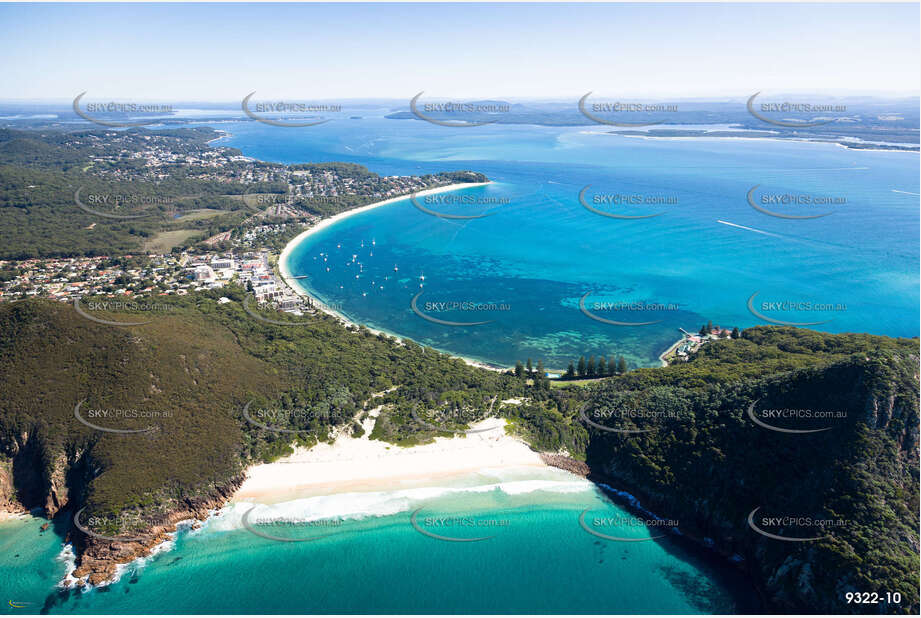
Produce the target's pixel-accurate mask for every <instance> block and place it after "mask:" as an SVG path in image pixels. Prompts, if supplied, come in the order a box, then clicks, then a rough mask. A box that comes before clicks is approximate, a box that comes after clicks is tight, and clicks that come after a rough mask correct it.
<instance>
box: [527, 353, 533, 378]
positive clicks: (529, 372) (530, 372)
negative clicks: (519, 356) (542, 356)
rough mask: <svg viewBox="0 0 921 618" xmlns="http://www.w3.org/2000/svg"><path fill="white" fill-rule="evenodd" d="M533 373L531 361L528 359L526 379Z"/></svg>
mask: <svg viewBox="0 0 921 618" xmlns="http://www.w3.org/2000/svg"><path fill="white" fill-rule="evenodd" d="M533 373H534V368H533V367H532V366H531V359H530V358H529V359H528V377H529V378H530V377H531V374H533Z"/></svg>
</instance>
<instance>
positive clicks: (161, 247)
mask: <svg viewBox="0 0 921 618" xmlns="http://www.w3.org/2000/svg"><path fill="white" fill-rule="evenodd" d="M196 235H199V236H200V235H202V231H201V230H173V231H172V232H158V233H157V234H156V236H153V237H152V238H150V239H148V240H146V241H145V242H144V251H148V252H151V253H169V252H170V251H171V250H172V249H173V247H176V246H179V245H181V244H183V243H184V242H185V241H187V240H188V239H190V238H192V237H193V236H196Z"/></svg>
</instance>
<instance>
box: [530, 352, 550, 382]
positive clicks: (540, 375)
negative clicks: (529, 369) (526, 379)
mask: <svg viewBox="0 0 921 618" xmlns="http://www.w3.org/2000/svg"><path fill="white" fill-rule="evenodd" d="M534 383H535V384H537V386H538V388H545V387H547V386H549V383H550V379H549V378H547V372H546V371H545V370H544V361H542V360H540V359H537V375H536V376H535V377H534Z"/></svg>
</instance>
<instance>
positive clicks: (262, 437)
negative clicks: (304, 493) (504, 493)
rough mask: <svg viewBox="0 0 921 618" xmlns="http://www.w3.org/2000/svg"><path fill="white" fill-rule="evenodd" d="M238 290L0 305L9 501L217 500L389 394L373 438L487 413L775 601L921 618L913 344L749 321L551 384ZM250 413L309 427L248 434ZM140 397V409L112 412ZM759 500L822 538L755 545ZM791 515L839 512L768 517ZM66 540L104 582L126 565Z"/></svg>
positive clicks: (94, 509) (178, 508)
mask: <svg viewBox="0 0 921 618" xmlns="http://www.w3.org/2000/svg"><path fill="white" fill-rule="evenodd" d="M244 294H245V292H244V291H243V290H241V289H234V288H230V289H225V290H221V291H220V292H208V293H199V294H195V295H190V296H188V297H169V301H168V303H169V304H167V305H164V306H162V307H160V308H159V310H157V311H141V312H135V313H118V314H116V313H110V312H106V311H99V310H98V309H97V310H91V307H92V305H91V302H92V300H93V299H89V298H85V299H83V301H82V303H83V312H84V313H87V314H92V317H94V318H97V319H100V320H107V321H118V322H131V321H145V322H148V323H146V324H143V325H139V326H130V327H129V326H111V325H107V324H103V323H99V322H97V321H93V320H90V319H87V318H85V317H83V316H82V315H81V314H80V313H78V312H77V311H76V309H75V307H74V306H73V305H67V304H63V303H57V302H51V301H41V300H35V301H21V302H15V303H7V304H3V305H0V367H3V368H5V369H4V370H3V371H0V394H2V398H0V506H14V505H16V504H21V505H23V506H25V507H41V508H44V510H45V512H46V514H48V515H49V516H51V515H55V514H59V517H58V518H57V520H56V521H57V522H58V524H59V525H62V526H65V527H66V526H67V522H69V518H70V517H71V516H72V514H73V512H74V511H76V510H77V509H79V508H83V507H86V508H87V514H95V515H97V516H100V517H102V516H107V515H108V516H110V517H115V516H123V515H124V514H125V513H126V512H131V513H134V514H135V515H137V517H136V518H135V519H134V520H132V521H140V522H147V523H148V526H150V525H153V523H156V522H163V521H169V519H170V517H171V515H175V514H176V513H177V512H187V511H189V510H190V509H191V510H192V512H195V511H194V508H193V507H194V505H201V504H214V503H220V501H221V500H222V499H223V497H224V496H226V495H227V494H228V493H229V492H230V491H232V489H233V487H234V486H235V483H237V482H238V480H239V478H240V473H241V472H242V470H243V468H244V466H245V465H247V464H248V463H250V462H253V461H261V460H269V459H272V458H275V457H277V456H279V455H282V454H284V453H287V452H290V448H291V444H292V443H293V442H295V441H296V442H300V443H302V444H311V443H313V442H315V441H316V440H326V439H329V437H330V434H331V431H332V430H333V429H334V428H337V430H339V431H361V430H360V428H357V424H356V423H355V421H356V420H360V419H362V418H363V417H364V415H365V414H366V410H368V409H370V408H372V407H378V406H383V408H382V411H381V414H380V416H379V418H378V421H377V423H376V425H375V427H374V430H373V433H372V436H371V437H372V438H375V439H382V440H387V441H389V442H392V443H395V444H401V445H408V444H414V443H418V442H424V441H428V440H431V439H432V438H433V437H434V436H436V435H452V434H451V433H450V432H449V431H438V430H435V429H433V425H438V426H441V427H445V428H447V429H448V430H453V429H461V428H464V427H466V426H467V425H468V424H469V423H470V422H472V421H475V420H479V419H481V418H483V417H484V416H485V415H487V414H488V413H489V411H490V410H492V411H493V413H498V414H501V415H502V416H504V417H506V418H508V419H509V420H510V422H511V425H512V430H513V431H515V432H516V433H518V434H519V435H521V436H522V437H523V438H525V439H526V440H527V441H528V442H529V443H530V444H531V445H532V446H533V447H534V448H535V449H537V450H541V451H550V452H560V451H566V452H568V453H570V454H571V455H572V456H574V457H575V458H584V459H585V460H586V461H587V463H588V464H589V465H590V467H591V469H592V473H593V475H594V476H593V478H598V479H599V480H605V481H606V482H608V483H609V484H611V485H612V486H614V487H617V488H619V489H622V490H626V491H629V492H631V493H633V494H635V495H637V496H639V497H640V498H641V499H642V501H643V504H644V506H646V507H648V508H650V509H652V510H653V511H654V512H656V513H659V514H660V515H662V516H663V517H668V518H670V519H675V520H678V521H679V522H680V525H679V528H680V529H681V531H682V533H683V534H685V535H686V536H687V537H690V538H699V539H701V540H702V541H703V542H704V543H712V544H713V546H714V547H715V548H716V549H718V550H719V551H721V552H723V553H724V554H725V555H727V556H732V555H734V554H735V555H737V557H736V558H735V560H736V561H737V562H738V563H739V565H740V566H741V567H742V568H744V569H745V570H747V571H748V572H749V573H751V574H752V577H753V579H754V580H755V582H756V583H757V584H758V585H759V587H760V588H761V589H762V590H763V591H764V593H765V597H766V599H767V600H768V603H769V604H770V606H772V607H775V608H785V609H795V610H797V611H809V612H815V611H825V612H831V613H838V612H845V613H848V612H862V611H868V607H871V606H867V605H849V604H847V603H846V602H845V601H844V598H845V597H844V595H845V594H846V593H847V592H869V591H875V592H898V593H900V594H901V596H902V603H901V604H899V605H898V606H890V607H886V608H885V610H886V611H888V612H897V613H910V612H911V611H912V609H915V610H916V609H917V607H918V592H917V590H918V577H917V573H918V536H917V530H918V504H919V503H918V431H919V422H918V340H917V339H912V340H904V339H891V338H887V337H878V336H870V335H831V334H824V333H817V332H813V331H808V330H802V329H795V328H787V327H784V328H779V327H756V328H751V329H748V330H746V331H744V332H743V333H742V337H741V338H740V339H726V340H719V341H714V342H712V343H711V344H709V345H708V346H705V347H704V348H703V349H702V350H701V351H700V352H699V353H698V354H697V355H696V357H695V358H693V359H692V360H691V361H690V362H687V363H682V364H676V365H673V366H669V367H665V368H656V369H641V370H636V371H631V372H628V373H627V374H626V375H623V376H616V377H612V378H605V379H602V380H598V381H597V382H595V383H594V384H593V385H592V386H589V387H583V386H577V385H570V386H565V387H563V388H556V385H554V386H553V387H551V385H550V384H549V383H548V382H547V380H545V379H540V378H539V377H538V376H536V375H532V376H527V375H524V376H521V377H516V376H515V375H513V374H506V373H498V372H494V371H489V370H485V369H478V368H474V367H470V366H468V365H466V364H464V363H463V362H462V361H460V360H458V359H453V358H450V357H448V356H446V355H443V354H440V353H438V352H436V351H434V350H431V349H426V348H423V347H420V346H418V345H416V344H414V343H412V342H410V341H405V342H402V343H399V342H396V341H395V340H393V339H392V338H390V337H387V336H383V335H375V334H373V333H371V332H369V331H367V330H366V329H362V328H352V329H349V328H345V327H344V326H342V325H341V324H339V323H338V322H337V321H335V320H334V319H333V318H329V317H326V316H323V315H320V314H318V315H314V316H305V319H303V320H300V321H303V322H306V323H304V324H291V323H288V324H277V323H275V322H283V323H284V322H288V321H299V320H298V319H297V318H296V316H291V315H288V314H280V313H265V314H260V313H255V316H256V317H254V315H253V314H250V313H247V311H246V309H245V308H244V306H243V300H244ZM221 295H226V296H228V297H229V298H230V300H231V302H229V303H223V304H222V303H219V302H218V299H219V297H220V296H221ZM164 302H165V301H164ZM250 310H251V311H253V309H252V308H251V309H250ZM261 318H264V319H261ZM270 320H271V321H270ZM503 401H505V402H506V403H505V404H503V403H502V402H503ZM248 402H251V409H252V410H255V409H265V410H276V411H278V412H279V414H277V415H276V416H274V417H272V419H271V421H270V422H269V421H266V420H265V418H262V420H263V422H264V423H266V422H267V423H268V424H270V425H272V426H273V427H275V428H276V429H278V428H283V429H287V430H296V431H297V433H290V432H287V433H286V432H278V431H275V430H272V429H267V428H266V427H264V426H260V425H256V424H254V423H252V422H251V421H250V420H248V419H247V418H246V417H245V416H244V414H243V408H244V407H245V406H246V404H247V403H248ZM77 404H81V407H80V408H76V406H77ZM75 408H76V410H75ZM81 410H82V414H81V413H80V411H81ZM126 410H127V411H139V412H140V414H137V415H123V414H122V415H111V414H110V415H104V414H99V412H100V411H102V412H110V413H111V412H118V411H126ZM772 410H786V411H791V410H792V411H803V410H809V411H812V412H813V415H812V416H811V417H810V416H796V415H793V416H790V415H780V416H772V415H771V414H770V412H771V411H772ZM293 411H297V412H298V413H297V414H289V413H290V412H293ZM94 413H95V414H94ZM91 414H93V415H92V416H91ZM414 415H416V416H417V417H418V418H420V419H422V420H423V421H424V422H423V423H420V422H419V421H418V420H417V419H416V418H414ZM77 416H80V417H81V418H82V419H83V421H88V422H89V423H91V424H93V425H96V426H97V428H93V427H91V426H90V425H88V424H86V423H84V422H81V420H80V419H78V418H77ZM260 418H261V417H260ZM587 421H591V423H589V422H587ZM756 421H758V422H756ZM598 425H601V426H603V427H607V428H608V429H604V428H599V427H598ZM765 425H769V426H773V427H774V429H771V428H769V427H766V426H765ZM98 427H103V429H99V428H98ZM777 428H780V429H787V430H797V431H812V433H787V432H784V431H776V429H777ZM112 429H118V430H121V431H134V433H112V432H111V431H110V430H112ZM610 429H616V430H624V429H627V430H633V431H631V432H630V433H622V432H621V431H610ZM815 430H818V431H815ZM754 509H760V510H759V511H758V512H757V516H756V518H755V519H753V521H754V523H755V524H756V527H759V529H761V530H762V531H764V532H766V533H768V534H772V535H775V536H782V537H790V538H795V537H821V538H818V539H817V540H812V541H804V542H798V541H783V540H777V539H775V538H771V537H769V536H765V535H762V534H761V533H759V532H757V531H756V530H755V529H754V528H753V527H752V526H750V525H749V522H748V518H749V517H750V516H752V512H753V510H754ZM782 517H789V518H797V521H798V522H799V521H801V518H810V521H811V522H815V521H818V520H822V521H824V522H832V523H830V524H827V525H826V524H823V525H814V524H811V525H807V526H795V525H794V526H791V525H780V526H776V525H772V523H771V522H773V521H774V519H776V518H782ZM145 530H146V528H145V527H144V526H143V525H141V526H139V527H138V529H136V530H117V531H114V532H115V533H117V534H119V535H121V534H124V533H133V534H135V535H137V534H141V535H143V534H144V533H145ZM110 533H111V532H110ZM72 534H73V535H75V536H74V540H75V542H76V543H77V547H78V549H79V550H80V553H81V556H80V560H81V562H82V563H83V564H85V565H91V567H90V566H88V567H87V569H88V571H85V573H86V574H87V575H89V576H90V577H93V576H96V577H97V578H98V580H100V581H101V580H102V579H104V578H105V575H106V573H107V571H106V569H111V568H114V563H113V562H112V561H111V560H109V559H108V558H106V556H104V555H102V554H100V553H99V552H100V551H101V550H100V544H98V543H95V542H94V541H92V540H90V539H87V538H86V537H85V536H81V535H80V534H78V533H75V532H72ZM707 539H710V540H709V541H708V540H707ZM102 545H104V546H105V547H108V548H110V550H111V547H115V546H119V545H131V544H120V543H115V544H112V543H104V544H102ZM126 551H128V550H126ZM129 553H130V552H129ZM126 555H128V554H126ZM740 559H741V560H740ZM94 560H95V562H94ZM872 607H873V608H874V609H875V606H872Z"/></svg>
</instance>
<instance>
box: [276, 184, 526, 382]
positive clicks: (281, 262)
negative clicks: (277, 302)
mask: <svg viewBox="0 0 921 618" xmlns="http://www.w3.org/2000/svg"><path fill="white" fill-rule="evenodd" d="M491 183H492V181H491V180H490V181H487V182H463V183H456V184H453V185H446V186H444V187H435V188H434V189H426V190H425V191H419V192H418V193H416V194H415V195H416V196H418V197H421V196H424V195H432V194H435V193H445V192H447V191H456V190H458V189H467V188H469V187H482V186H484V185H488V184H491ZM409 197H410V196H409V195H401V196H399V197H392V198H390V199H386V200H383V201H381V202H375V203H373V204H368V205H367V206H362V207H361V208H355V209H352V210H347V211H345V212H341V213H339V214H338V215H335V216H332V217H330V218H328V219H323V220H322V221H320V222H319V223H317V224H316V225H315V226H313V227H311V228H310V229H308V230H304V231H303V232H301V233H300V234H298V235H297V236H295V237H294V238H293V239H292V240H291V241H290V242H288V244H286V245H285V248H284V249H283V250H282V252H281V254H280V255H279V256H278V273H279V274H280V275H281V278H282V279H284V281H285V283H286V284H287V285H288V287H289V288H291V290H293V291H294V293H295V294H297V295H298V296H301V297H303V298H305V299H307V300H309V301H311V302H312V303H313V306H314V307H315V308H317V309H319V310H320V311H322V312H323V313H326V314H328V315H331V316H333V317H334V318H336V319H338V320H339V321H340V322H342V323H343V324H345V325H346V326H359V325H358V324H356V323H355V322H353V321H351V320H350V319H348V318H347V317H346V316H344V315H342V314H341V313H339V312H338V311H336V310H334V309H332V308H330V307H328V306H327V305H326V303H324V302H323V301H321V300H320V299H319V298H315V297H314V296H312V295H311V294H309V293H307V292H306V291H305V290H304V289H303V288H302V287H301V286H299V285H297V283H296V280H295V279H292V278H291V277H292V275H291V271H289V270H288V264H287V261H288V255H289V254H290V253H291V251H292V249H294V247H296V246H297V245H298V244H300V242H301V241H302V240H304V239H305V238H307V237H308V236H311V235H313V234H316V233H317V232H319V231H320V230H324V229H326V228H327V227H329V226H330V225H332V224H334V223H336V222H338V221H341V220H343V219H346V218H348V217H351V216H353V215H357V214H358V213H360V212H365V211H367V210H371V209H373V208H377V207H379V206H384V205H386V204H391V203H393V202H398V201H400V200H405V199H408V198H409ZM365 328H367V329H368V330H369V331H371V332H372V333H374V334H375V335H380V334H385V335H389V336H391V337H395V338H396V339H397V340H398V341H402V339H401V337H400V336H399V335H396V334H394V333H389V332H386V331H380V330H377V329H374V328H370V327H368V326H365ZM458 358H460V359H461V360H463V361H464V362H465V363H467V364H468V365H472V366H473V367H479V368H481V369H489V370H491V371H506V370H507V369H509V368H507V367H506V368H504V367H496V366H493V365H488V364H486V363H483V362H481V361H478V360H476V359H472V358H465V357H463V356H459V357H458Z"/></svg>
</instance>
